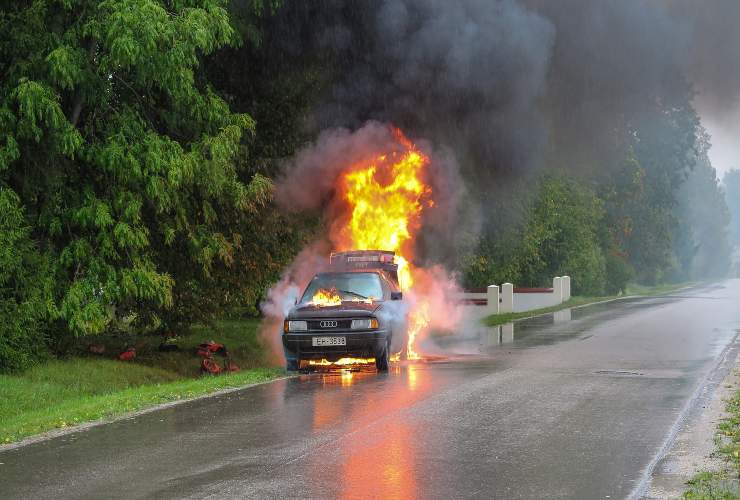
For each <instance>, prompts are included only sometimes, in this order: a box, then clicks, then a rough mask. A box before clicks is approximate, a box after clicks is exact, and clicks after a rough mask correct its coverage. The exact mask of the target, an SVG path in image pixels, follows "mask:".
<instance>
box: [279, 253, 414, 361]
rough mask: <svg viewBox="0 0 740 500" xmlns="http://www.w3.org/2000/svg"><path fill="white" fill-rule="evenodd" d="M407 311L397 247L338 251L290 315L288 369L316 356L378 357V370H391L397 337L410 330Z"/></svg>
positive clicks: (285, 336)
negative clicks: (397, 258) (399, 282)
mask: <svg viewBox="0 0 740 500" xmlns="http://www.w3.org/2000/svg"><path fill="white" fill-rule="evenodd" d="M404 311H405V305H404V304H403V293H402V292H401V289H400V286H399V284H398V266H397V264H396V263H395V262H394V252H386V251H379V250H361V251H352V252H337V253H332V254H331V257H330V260H329V269H328V270H327V271H326V272H320V273H318V274H316V276H314V277H313V279H312V280H311V281H310V282H309V283H308V285H307V286H306V289H305V291H304V292H303V295H302V297H301V299H300V300H299V301H298V302H297V303H296V305H295V307H293V308H292V309H291V310H290V312H289V313H288V315H287V316H286V318H285V321H284V325H283V334H282V341H283V348H284V351H285V359H286V364H287V369H288V370H291V371H295V370H298V369H300V368H301V363H302V362H303V361H310V360H326V361H328V362H336V361H338V360H340V359H342V358H374V359H375V366H376V368H377V369H378V371H387V370H388V362H389V358H390V356H391V353H392V352H393V350H392V349H394V348H395V347H394V346H395V345H396V344H394V340H395V341H396V342H397V343H400V342H402V341H403V339H402V337H403V336H404V335H405V326H404V325H405V312H404ZM394 337H395V339H394ZM399 345H403V344H399Z"/></svg>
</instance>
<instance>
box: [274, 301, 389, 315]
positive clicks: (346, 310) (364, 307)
mask: <svg viewBox="0 0 740 500" xmlns="http://www.w3.org/2000/svg"><path fill="white" fill-rule="evenodd" d="M381 305H382V302H373V303H371V304H368V303H365V302H342V305H341V306H328V307H319V306H315V305H312V304H298V305H297V306H295V307H294V308H293V309H291V311H290V313H289V314H288V318H290V319H301V318H349V317H357V316H370V315H371V314H372V313H374V312H375V311H377V310H378V309H379V308H380V306H381Z"/></svg>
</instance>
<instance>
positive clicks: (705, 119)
mask: <svg viewBox="0 0 740 500" xmlns="http://www.w3.org/2000/svg"><path fill="white" fill-rule="evenodd" d="M697 107H698V110H699V114H700V115H701V120H702V124H703V125H704V127H705V128H706V129H707V131H708V132H709V134H710V135H711V136H712V149H710V150H709V157H710V159H711V160H712V165H713V166H714V168H716V169H717V175H718V176H719V178H720V179H721V178H722V176H723V175H724V174H725V172H727V171H728V170H730V169H732V168H740V141H738V138H740V103H735V105H734V106H729V107H728V110H727V111H728V112H727V113H726V114H723V115H722V116H716V115H713V114H709V113H708V112H707V111H706V109H705V108H704V107H703V106H702V103H701V99H698V100H697Z"/></svg>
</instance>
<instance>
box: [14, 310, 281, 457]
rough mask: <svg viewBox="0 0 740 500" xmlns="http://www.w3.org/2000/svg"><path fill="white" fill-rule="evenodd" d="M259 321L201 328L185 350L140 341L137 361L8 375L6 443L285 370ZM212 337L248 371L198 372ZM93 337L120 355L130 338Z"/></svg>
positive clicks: (95, 360)
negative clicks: (269, 362)
mask: <svg viewBox="0 0 740 500" xmlns="http://www.w3.org/2000/svg"><path fill="white" fill-rule="evenodd" d="M257 326H258V321H257V320H241V321H240V320H232V321H222V322H219V323H218V324H217V325H216V326H215V327H197V328H193V329H192V330H191V331H190V332H189V333H188V335H186V336H184V337H182V338H180V339H179V341H178V345H179V346H180V351H177V352H168V353H160V352H159V351H158V350H157V346H158V345H159V339H158V338H150V339H146V338H142V339H136V341H135V343H136V347H137V352H138V353H139V354H138V355H137V358H136V361H134V362H122V361H117V360H114V359H106V358H105V357H93V356H83V355H82V354H81V353H80V355H79V356H77V357H73V358H71V359H68V360H57V361H51V362H48V363H45V364H42V365H39V366H36V367H34V368H32V369H30V370H28V371H26V372H23V373H20V374H14V375H0V444H3V443H11V442H15V441H18V440H21V439H23V438H25V437H28V436H32V435H35V434H39V433H42V432H46V431H49V430H53V429H59V428H66V427H70V426H74V425H78V424H82V423H85V422H90V421H95V420H100V419H110V418H113V417H116V416H120V415H123V414H126V413H129V412H132V411H137V410H142V409H145V408H147V407H151V406H154V405H157V404H160V403H166V402H170V401H177V400H181V399H188V398H192V397H196V396H200V395H203V394H208V393H211V392H215V391H219V390H222V389H227V388H235V387H241V386H245V385H249V384H253V383H257V382H263V381H267V380H270V379H273V378H276V377H278V376H281V375H284V374H285V371H284V370H282V369H278V368H269V367H266V366H265V365H266V363H265V361H264V355H263V350H262V348H261V346H260V345H259V342H258V340H257V334H256V331H257ZM211 339H213V340H215V341H217V342H221V343H224V344H225V345H226V346H227V347H228V349H229V351H230V352H231V356H232V359H233V360H234V361H235V362H236V363H237V364H238V365H239V366H240V367H241V368H242V371H240V372H236V373H232V374H227V375H220V376H215V377H211V376H206V377H198V369H199V363H200V360H199V358H197V357H195V356H194V354H193V350H194V348H195V346H196V345H197V344H198V343H200V342H202V341H204V340H211ZM84 340H85V339H83V341H82V342H81V346H82V345H83V344H85V341H84ZM86 340H87V342H95V343H103V344H104V345H106V350H107V351H108V352H110V353H111V354H110V357H112V356H114V355H115V354H116V353H117V352H119V350H120V349H122V348H123V347H125V345H126V343H127V340H129V339H122V338H116V337H103V338H95V339H86ZM80 349H81V350H82V347H80Z"/></svg>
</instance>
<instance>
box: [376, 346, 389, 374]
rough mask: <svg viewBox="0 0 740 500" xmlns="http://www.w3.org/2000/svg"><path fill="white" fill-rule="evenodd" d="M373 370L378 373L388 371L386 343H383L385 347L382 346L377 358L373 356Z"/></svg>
mask: <svg viewBox="0 0 740 500" xmlns="http://www.w3.org/2000/svg"><path fill="white" fill-rule="evenodd" d="M375 368H377V370H378V371H379V372H387V371H388V341H387V340H386V341H385V345H383V350H382V351H381V353H380V354H379V355H377V356H375Z"/></svg>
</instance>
